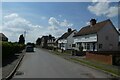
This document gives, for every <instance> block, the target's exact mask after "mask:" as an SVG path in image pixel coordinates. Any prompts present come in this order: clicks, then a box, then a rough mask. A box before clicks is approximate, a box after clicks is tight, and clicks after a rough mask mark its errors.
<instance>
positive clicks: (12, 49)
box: [2, 42, 25, 58]
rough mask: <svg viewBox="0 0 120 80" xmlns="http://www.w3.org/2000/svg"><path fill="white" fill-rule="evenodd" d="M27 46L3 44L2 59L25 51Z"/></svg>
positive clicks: (10, 43)
mask: <svg viewBox="0 0 120 80" xmlns="http://www.w3.org/2000/svg"><path fill="white" fill-rule="evenodd" d="M24 47H25V45H23V44H18V43H12V42H2V57H3V58H5V57H7V56H9V55H14V54H15V53H18V52H20V51H22V50H23V49H24Z"/></svg>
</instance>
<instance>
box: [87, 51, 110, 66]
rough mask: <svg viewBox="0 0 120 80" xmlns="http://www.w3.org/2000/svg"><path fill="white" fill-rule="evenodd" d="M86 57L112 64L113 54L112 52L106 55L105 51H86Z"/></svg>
mask: <svg viewBox="0 0 120 80" xmlns="http://www.w3.org/2000/svg"><path fill="white" fill-rule="evenodd" d="M86 59H90V60H95V61H99V62H102V63H105V64H112V55H110V54H108V55H104V54H103V53H102V54H97V53H89V52H86Z"/></svg>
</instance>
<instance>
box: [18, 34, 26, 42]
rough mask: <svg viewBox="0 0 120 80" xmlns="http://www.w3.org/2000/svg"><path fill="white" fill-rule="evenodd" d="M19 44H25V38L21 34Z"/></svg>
mask: <svg viewBox="0 0 120 80" xmlns="http://www.w3.org/2000/svg"><path fill="white" fill-rule="evenodd" d="M19 44H25V38H24V36H23V34H21V35H20V37H19Z"/></svg>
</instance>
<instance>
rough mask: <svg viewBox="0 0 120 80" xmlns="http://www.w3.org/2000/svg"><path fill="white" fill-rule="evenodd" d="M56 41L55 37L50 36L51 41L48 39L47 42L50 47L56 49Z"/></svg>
mask: <svg viewBox="0 0 120 80" xmlns="http://www.w3.org/2000/svg"><path fill="white" fill-rule="evenodd" d="M55 40H56V39H55V37H53V36H51V35H49V39H48V41H47V44H48V47H54V45H55Z"/></svg>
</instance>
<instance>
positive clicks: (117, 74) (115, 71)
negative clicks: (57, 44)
mask: <svg viewBox="0 0 120 80" xmlns="http://www.w3.org/2000/svg"><path fill="white" fill-rule="evenodd" d="M52 52H53V53H54V54H56V55H59V56H62V57H64V58H65V59H67V60H72V61H74V62H77V63H82V64H84V65H87V66H89V67H92V68H96V69H99V70H103V71H104V72H107V73H111V74H112V75H113V76H114V77H120V71H118V70H119V69H111V68H108V67H106V66H112V65H107V64H102V63H100V62H94V61H90V60H86V59H78V58H75V57H74V58H71V57H68V56H70V54H68V53H66V52H63V53H60V52H58V51H52ZM65 56H66V57H65ZM98 64H100V65H102V66H100V65H98Z"/></svg>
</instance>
